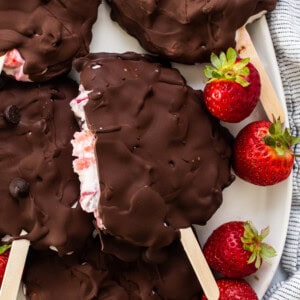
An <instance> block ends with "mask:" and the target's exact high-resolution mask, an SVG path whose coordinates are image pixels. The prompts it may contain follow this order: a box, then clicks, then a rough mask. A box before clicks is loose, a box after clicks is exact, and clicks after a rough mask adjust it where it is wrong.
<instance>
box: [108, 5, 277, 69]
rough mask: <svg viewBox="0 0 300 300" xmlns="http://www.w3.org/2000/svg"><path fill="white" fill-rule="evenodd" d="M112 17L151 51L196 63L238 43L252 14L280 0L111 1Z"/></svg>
mask: <svg viewBox="0 0 300 300" xmlns="http://www.w3.org/2000/svg"><path fill="white" fill-rule="evenodd" d="M107 2H108V4H109V5H110V7H111V9H112V12H111V17H112V19H113V20H114V21H117V22H118V23H119V24H120V25H121V26H122V27H123V28H124V29H125V30H126V31H127V32H128V33H129V34H131V35H133V36H134V37H136V38H137V39H138V40H139V42H140V43H141V45H142V46H143V47H144V48H145V49H146V50H148V51H149V52H151V53H155V54H159V55H161V56H165V57H167V58H169V59H171V60H173V61H177V62H182V63H188V64H193V63H195V62H203V61H208V59H209V56H210V53H211V52H216V53H218V52H220V51H221V50H223V51H225V50H226V49H228V48H229V47H234V46H235V38H236V30H237V29H238V28H240V27H241V26H243V25H244V24H245V23H246V22H247V20H248V19H249V17H251V16H253V15H256V14H258V13H260V12H262V11H271V10H272V9H274V8H275V5H276V2H277V1H276V0H130V1H124V0H107Z"/></svg>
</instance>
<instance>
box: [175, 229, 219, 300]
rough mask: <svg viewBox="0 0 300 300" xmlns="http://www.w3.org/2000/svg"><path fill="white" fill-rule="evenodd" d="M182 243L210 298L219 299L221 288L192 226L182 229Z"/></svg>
mask: <svg viewBox="0 0 300 300" xmlns="http://www.w3.org/2000/svg"><path fill="white" fill-rule="evenodd" d="M180 234H181V244H182V246H183V248H184V250H185V253H186V255H187V256H188V259H189V261H190V263H191V265H192V267H193V269H194V271H195V274H196V276H197V278H198V280H199V282H200V285H201V287H202V289H203V292H204V294H205V295H206V298H207V299H208V300H218V299H219V297H220V292H219V288H218V286H217V283H216V280H215V278H214V276H213V274H212V272H211V270H210V267H209V265H208V264H207V261H206V259H205V257H204V254H203V252H202V250H201V248H200V245H199V244H198V241H197V239H196V237H195V234H194V232H193V230H192V228H191V227H189V228H184V229H180Z"/></svg>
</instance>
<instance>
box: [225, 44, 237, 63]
mask: <svg viewBox="0 0 300 300" xmlns="http://www.w3.org/2000/svg"><path fill="white" fill-rule="evenodd" d="M226 56H227V61H228V64H230V65H233V64H234V63H235V61H236V59H237V54H236V51H235V50H234V49H233V48H231V47H230V48H228V49H227V52H226Z"/></svg>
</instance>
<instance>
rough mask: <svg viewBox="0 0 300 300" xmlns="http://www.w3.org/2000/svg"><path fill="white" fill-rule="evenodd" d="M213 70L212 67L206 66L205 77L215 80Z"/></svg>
mask: <svg viewBox="0 0 300 300" xmlns="http://www.w3.org/2000/svg"><path fill="white" fill-rule="evenodd" d="M213 70H214V69H213V68H212V66H206V67H205V69H204V75H205V76H206V77H207V78H213V75H212V73H213Z"/></svg>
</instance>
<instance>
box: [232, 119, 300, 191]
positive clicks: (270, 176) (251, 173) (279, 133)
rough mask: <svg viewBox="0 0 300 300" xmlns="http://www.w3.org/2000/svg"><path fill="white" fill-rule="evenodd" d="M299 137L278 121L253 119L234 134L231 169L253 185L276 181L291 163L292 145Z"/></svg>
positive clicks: (283, 176)
mask: <svg viewBox="0 0 300 300" xmlns="http://www.w3.org/2000/svg"><path fill="white" fill-rule="evenodd" d="M298 142H300V137H294V136H291V135H290V133H289V130H288V129H285V130H283V127H282V124H281V122H280V120H277V121H274V122H273V123H271V122H269V121H255V122H252V123H250V124H248V125H247V126H245V127H244V128H243V129H242V130H241V131H240V132H239V133H238V135H237V137H236V139H235V144H234V151H233V170H234V171H235V173H236V175H238V176H239V177H241V178H242V179H244V180H246V181H248V182H251V183H253V184H256V185H261V186H266V185H273V184H276V183H278V182H280V181H282V180H284V179H286V178H287V177H288V176H289V175H290V173H291V171H292V167H293V164H294V156H295V155H294V153H293V151H292V149H291V148H292V146H293V145H295V144H296V143H298Z"/></svg>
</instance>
